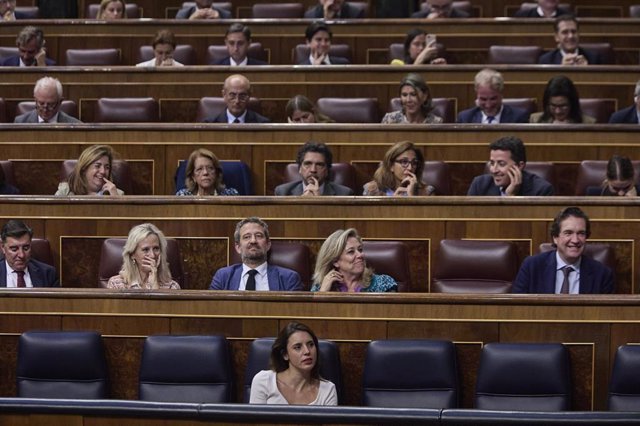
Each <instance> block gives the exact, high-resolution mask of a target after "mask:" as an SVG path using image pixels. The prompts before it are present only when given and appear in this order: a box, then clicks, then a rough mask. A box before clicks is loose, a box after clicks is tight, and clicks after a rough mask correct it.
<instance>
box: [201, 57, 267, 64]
mask: <svg viewBox="0 0 640 426" xmlns="http://www.w3.org/2000/svg"><path fill="white" fill-rule="evenodd" d="M212 65H231V56H227V57H226V58H223V59H220V60H219V61H216V62H215V63H213V64H212ZM248 65H269V64H268V63H266V62H265V61H261V60H260V59H255V58H252V57H251V56H247V66H248Z"/></svg>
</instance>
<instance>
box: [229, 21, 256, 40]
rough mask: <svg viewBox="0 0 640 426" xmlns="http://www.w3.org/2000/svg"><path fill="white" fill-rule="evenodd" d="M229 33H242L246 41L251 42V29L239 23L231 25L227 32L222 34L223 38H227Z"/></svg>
mask: <svg viewBox="0 0 640 426" xmlns="http://www.w3.org/2000/svg"><path fill="white" fill-rule="evenodd" d="M231 33H242V34H244V36H245V38H246V39H247V40H251V29H250V28H249V26H248V25H245V24H241V23H240V22H235V23H233V24H231V25H230V26H229V28H227V31H226V32H225V33H224V37H225V38H227V36H228V35H229V34H231Z"/></svg>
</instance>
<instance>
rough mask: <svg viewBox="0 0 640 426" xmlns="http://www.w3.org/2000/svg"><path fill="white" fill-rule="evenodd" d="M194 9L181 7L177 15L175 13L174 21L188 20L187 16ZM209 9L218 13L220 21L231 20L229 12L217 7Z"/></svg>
mask: <svg viewBox="0 0 640 426" xmlns="http://www.w3.org/2000/svg"><path fill="white" fill-rule="evenodd" d="M196 9H197V7H196V6H191V7H183V8H182V9H180V10H179V11H178V13H176V19H189V16H191V15H192V14H193V12H195V11H196ZM211 9H215V10H217V11H218V13H219V14H220V19H231V18H232V15H231V12H229V11H228V10H226V9H221V8H219V7H213V6H211Z"/></svg>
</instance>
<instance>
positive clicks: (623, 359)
mask: <svg viewBox="0 0 640 426" xmlns="http://www.w3.org/2000/svg"><path fill="white" fill-rule="evenodd" d="M638 383H640V345H622V346H620V347H619V348H618V350H617V352H616V357H615V359H614V361H613V370H612V372H611V381H610V382H609V411H636V412H638V411H640V388H639V387H638Z"/></svg>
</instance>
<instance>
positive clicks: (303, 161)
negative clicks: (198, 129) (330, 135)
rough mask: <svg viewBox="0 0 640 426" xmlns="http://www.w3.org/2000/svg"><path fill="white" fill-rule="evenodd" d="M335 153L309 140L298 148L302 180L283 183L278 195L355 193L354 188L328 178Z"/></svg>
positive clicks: (277, 191) (278, 189) (279, 186)
mask: <svg viewBox="0 0 640 426" xmlns="http://www.w3.org/2000/svg"><path fill="white" fill-rule="evenodd" d="M332 161H333V154H331V150H330V149H329V147H328V146H326V145H325V144H323V143H317V142H313V141H309V142H307V143H306V144H304V145H303V146H302V147H301V148H300V149H299V150H298V156H297V158H296V162H297V163H298V172H299V173H300V176H301V177H302V179H301V180H298V181H294V182H287V183H283V184H282V185H278V186H277V187H276V189H275V194H276V195H301V196H318V195H353V190H352V189H351V188H349V187H347V186H344V185H339V184H337V183H334V182H331V181H329V180H328V177H329V173H330V172H331V163H332Z"/></svg>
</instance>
